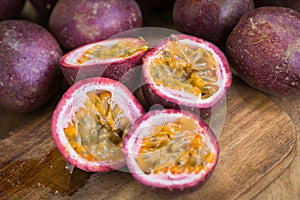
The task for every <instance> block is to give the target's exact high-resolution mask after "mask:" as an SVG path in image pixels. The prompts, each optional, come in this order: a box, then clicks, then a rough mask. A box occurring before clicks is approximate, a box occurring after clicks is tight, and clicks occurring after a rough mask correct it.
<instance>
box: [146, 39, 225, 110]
mask: <svg viewBox="0 0 300 200" xmlns="http://www.w3.org/2000/svg"><path fill="white" fill-rule="evenodd" d="M143 77H144V81H145V85H144V86H143V93H144V96H145V99H146V100H147V101H148V103H149V104H150V105H153V104H160V105H162V106H164V107H167V108H173V107H174V106H175V105H177V106H178V105H180V106H183V107H187V108H210V107H211V106H213V105H214V104H216V103H217V102H218V101H219V100H220V99H222V98H223V96H224V95H225V93H226V91H227V89H228V88H229V87H230V85H231V71H230V67H229V64H228V61H227V59H226V57H225V55H224V54H223V52H221V50H219V49H218V48H217V47H216V46H215V45H213V44H212V43H209V42H207V41H204V40H202V39H200V38H197V37H193V36H190V35H185V34H173V35H171V36H170V37H168V38H165V39H163V41H162V42H161V43H159V44H158V45H157V46H155V47H154V48H153V49H151V50H150V51H148V52H147V53H146V55H145V56H144V58H143Z"/></svg>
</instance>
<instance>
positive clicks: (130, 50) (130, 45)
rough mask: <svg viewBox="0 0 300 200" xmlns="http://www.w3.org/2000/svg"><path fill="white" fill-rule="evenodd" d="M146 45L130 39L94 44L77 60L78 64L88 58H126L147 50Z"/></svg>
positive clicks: (88, 59)
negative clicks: (114, 42) (110, 44)
mask: <svg viewBox="0 0 300 200" xmlns="http://www.w3.org/2000/svg"><path fill="white" fill-rule="evenodd" d="M147 50H148V46H147V45H145V44H141V43H138V42H132V41H130V40H125V41H120V42H118V43H116V44H114V45H112V46H103V45H100V44H99V45H95V46H93V47H92V48H90V49H88V50H86V51H85V52H84V53H83V54H82V55H81V57H80V58H79V59H78V60H77V62H78V64H84V63H85V62H87V61H90V60H105V59H110V58H126V57H129V56H131V55H133V54H135V53H136V52H139V51H147Z"/></svg>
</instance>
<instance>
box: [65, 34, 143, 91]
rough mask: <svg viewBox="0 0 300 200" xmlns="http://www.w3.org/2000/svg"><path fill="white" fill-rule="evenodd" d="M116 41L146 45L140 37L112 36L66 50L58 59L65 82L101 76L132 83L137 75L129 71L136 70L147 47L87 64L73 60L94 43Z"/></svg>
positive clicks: (129, 84)
mask: <svg viewBox="0 0 300 200" xmlns="http://www.w3.org/2000/svg"><path fill="white" fill-rule="evenodd" d="M118 41H128V42H131V43H136V44H140V45H145V46H147V43H146V42H145V41H144V40H143V39H141V38H112V39H106V40H103V41H100V42H95V43H90V44H86V45H83V46H80V47H78V48H76V49H74V50H72V51H70V52H68V53H67V54H65V55H64V56H62V57H61V59H60V66H61V69H62V72H63V74H64V76H65V78H66V80H67V82H68V83H69V84H73V83H74V82H75V81H78V80H81V79H84V78H90V77H96V76H102V77H106V78H111V79H114V80H120V81H121V82H122V83H124V84H125V85H126V86H131V85H133V83H131V81H133V80H136V79H137V78H138V77H133V76H135V75H136V73H130V72H134V71H137V70H136V67H138V66H139V65H140V64H141V61H142V57H143V56H144V54H145V53H146V51H147V50H148V49H145V50H140V51H137V52H135V53H133V54H132V55H130V56H128V57H125V58H111V59H105V60H98V61H95V62H94V63H88V64H85V63H83V64H79V63H77V62H75V61H74V60H77V59H78V57H80V56H81V54H83V52H85V51H86V50H88V49H90V48H92V47H94V46H96V45H103V46H107V45H110V44H115V43H117V42H118Z"/></svg>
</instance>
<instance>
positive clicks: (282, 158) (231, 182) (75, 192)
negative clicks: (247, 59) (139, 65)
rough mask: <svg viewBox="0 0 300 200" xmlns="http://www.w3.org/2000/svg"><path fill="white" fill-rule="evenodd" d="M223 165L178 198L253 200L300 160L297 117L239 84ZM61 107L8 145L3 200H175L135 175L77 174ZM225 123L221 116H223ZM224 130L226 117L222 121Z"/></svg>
mask: <svg viewBox="0 0 300 200" xmlns="http://www.w3.org/2000/svg"><path fill="white" fill-rule="evenodd" d="M226 103H227V107H226V108H227V109H226V118H225V124H224V127H223V131H222V134H220V135H219V145H220V158H219V162H218V165H217V167H216V169H215V171H214V173H213V175H212V177H211V178H210V179H209V181H208V182H207V183H206V184H205V185H204V186H203V187H201V188H199V189H198V190H196V191H195V192H193V193H189V194H186V195H180V196H172V198H174V199H230V200H231V199H249V198H251V197H254V196H255V195H256V194H258V193H259V192H260V191H262V190H263V189H264V188H265V187H266V186H267V185H268V184H270V183H271V182H272V181H273V180H274V179H276V178H277V177H278V176H279V175H280V174H281V173H282V172H283V171H284V170H285V169H286V168H287V166H288V165H289V164H290V163H291V161H292V160H293V158H294V156H295V153H296V149H295V146H296V145H295V143H296V131H295V128H294V125H293V123H292V121H291V119H290V118H289V116H288V115H287V114H286V113H285V112H283V111H282V110H281V109H280V108H279V107H278V106H277V105H275V104H274V103H272V101H270V100H269V99H268V98H266V97H265V96H264V95H262V94H261V93H259V92H257V91H256V90H253V89H251V88H250V87H248V86H247V85H245V84H244V83H243V82H242V81H240V80H239V79H234V81H233V85H232V87H231V89H230V91H229V92H228V95H227V98H226ZM53 109H54V106H51V105H50V106H48V107H47V108H46V109H45V110H43V111H41V112H39V113H37V114H36V115H35V116H33V117H32V118H31V119H30V120H29V121H28V122H27V123H25V124H23V125H22V126H20V127H19V128H17V129H15V130H14V131H12V132H10V134H9V136H7V137H6V138H4V139H2V140H0V180H1V182H0V199H33V200H34V199H50V198H53V199H70V198H71V199H105V200H106V199H120V200H123V199H125V200H126V199H128V200H129V199H153V200H154V199H169V198H170V196H169V195H158V194H156V193H153V192H152V191H150V190H149V189H148V188H145V187H143V186H142V185H140V184H139V183H137V182H136V181H135V180H134V179H133V178H132V176H131V174H129V173H127V172H120V171H113V172H107V173H88V172H84V171H81V170H79V169H75V170H74V171H73V174H70V173H69V171H68V170H67V169H66V162H65V160H64V159H63V157H62V156H61V154H60V153H59V152H58V150H57V149H56V147H55V145H54V143H53V141H52V137H51V132H50V123H51V116H52V112H53ZM220 119H221V118H220ZM220 123H221V125H222V120H221V121H220Z"/></svg>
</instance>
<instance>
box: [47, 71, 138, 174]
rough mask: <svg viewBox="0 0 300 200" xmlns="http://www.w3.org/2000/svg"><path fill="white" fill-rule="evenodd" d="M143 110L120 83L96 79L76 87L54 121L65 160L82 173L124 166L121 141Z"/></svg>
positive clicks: (61, 103)
mask: <svg viewBox="0 0 300 200" xmlns="http://www.w3.org/2000/svg"><path fill="white" fill-rule="evenodd" d="M143 113H144V110H143V108H142V106H141V105H140V103H139V102H138V101H137V99H136V98H135V97H134V96H133V95H132V93H131V92H130V91H129V90H128V89H127V87H125V86H124V85H123V84H121V83H120V82H118V81H115V80H112V79H108V78H103V77H96V78H87V79H84V80H81V81H78V82H76V83H75V84H73V85H72V86H71V87H70V88H69V89H68V90H67V91H66V93H65V94H64V95H63V96H62V98H61V100H60V102H59V103H58V105H57V107H56V109H55V111H54V113H53V117H52V125H51V127H52V136H53V138H54V141H55V144H56V146H57V148H58V149H59V151H60V152H61V153H62V155H63V156H64V157H65V159H66V160H67V161H68V162H69V163H70V164H72V165H74V166H75V167H77V168H80V169H82V170H86V171H91V172H104V171H110V170H113V169H119V168H121V167H123V166H124V165H125V162H124V159H123V155H122V149H121V146H122V141H123V137H124V135H126V133H127V131H128V129H129V127H130V126H131V124H132V123H133V122H134V121H135V120H136V119H137V118H138V117H139V116H141V115H142V114H143Z"/></svg>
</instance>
